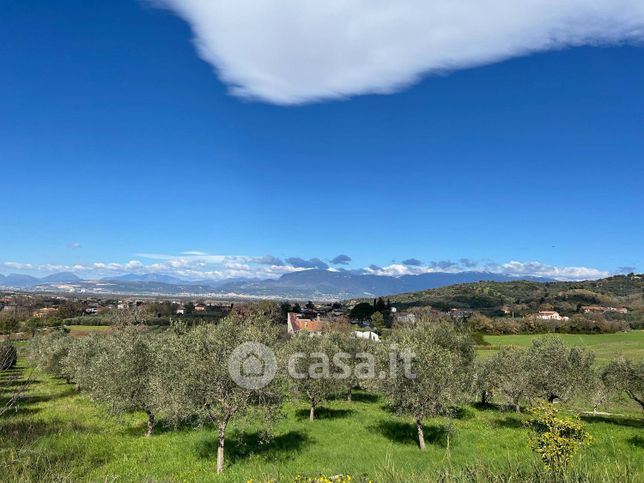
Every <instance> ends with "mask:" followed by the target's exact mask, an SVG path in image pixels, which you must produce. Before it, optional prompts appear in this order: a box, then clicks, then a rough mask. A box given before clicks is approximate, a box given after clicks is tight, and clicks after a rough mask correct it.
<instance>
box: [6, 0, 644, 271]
mask: <svg viewBox="0 0 644 483" xmlns="http://www.w3.org/2000/svg"><path fill="white" fill-rule="evenodd" d="M180 3H181V2H178V0H177V1H168V4H169V5H170V7H172V8H175V10H176V11H177V12H178V13H179V14H180V15H175V13H174V12H173V11H169V10H167V9H160V8H156V7H155V6H153V5H151V4H150V3H144V2H139V1H135V0H130V1H126V0H113V1H110V2H98V1H87V0H85V1H80V0H62V1H60V2H51V1H45V0H33V1H30V2H24V1H18V0H9V1H8V2H4V4H3V7H2V9H3V14H2V15H1V16H0V46H1V47H0V112H1V113H2V115H1V116H0V167H1V172H2V185H1V187H0V206H1V207H2V212H3V217H2V224H1V225H0V226H1V228H0V273H5V274H6V273H9V272H25V273H41V274H42V273H46V272H51V271H59V270H73V271H75V272H76V273H78V274H79V275H81V276H85V277H87V278H91V277H93V276H102V275H104V274H107V273H116V272H126V271H143V272H144V271H162V272H165V273H174V274H178V275H181V276H186V277H193V278H199V277H201V276H205V277H211V278H222V277H228V276H275V275H279V274H280V273H285V272H287V271H291V270H294V269H299V268H304V267H305V266H313V265H314V266H324V265H328V266H331V267H334V266H335V267H338V268H364V267H368V266H370V265H372V264H374V265H376V266H378V267H379V268H372V269H371V270H372V271H373V272H374V273H390V274H398V273H418V272H420V271H431V270H463V269H486V270H492V271H504V272H509V273H517V274H526V273H534V274H542V275H550V276H557V277H559V278H586V277H597V276H602V275H605V274H608V273H613V272H616V271H620V270H623V269H624V268H623V267H633V269H634V270H640V271H641V269H642V263H643V262H642V260H643V259H642V255H643V250H642V247H643V246H644V243H643V242H644V228H643V226H644V223H643V221H644V220H643V216H642V213H644V203H643V199H642V186H643V185H644V176H643V168H642V164H643V160H644V89H643V88H642V86H644V48H642V46H643V45H644V44H642V42H641V39H640V40H639V41H638V39H633V38H631V37H629V35H630V34H623V35H622V37H623V38H604V37H610V36H608V34H602V33H599V34H596V33H593V35H595V36H597V38H598V41H597V42H593V41H592V39H591V41H588V42H584V41H582V40H583V39H582V40H577V41H574V42H572V44H573V45H572V46H570V45H566V42H564V41H561V42H559V43H557V42H554V45H552V46H551V45H550V44H547V46H543V45H541V43H539V42H540V41H537V40H535V42H536V44H535V45H534V46H532V45H531V44H528V43H526V42H520V43H519V44H520V45H516V46H515V48H514V50H512V49H510V48H508V49H505V46H507V44H505V43H504V44H503V46H504V49H502V50H503V51H504V52H505V50H508V51H510V53H509V55H505V54H503V55H502V54H499V53H498V52H497V51H496V50H494V49H496V48H497V47H496V44H497V43H498V42H502V41H503V42H505V40H504V39H503V38H501V39H500V40H499V39H494V38H489V39H488V38H487V37H486V38H485V39H484V41H485V42H488V43H489V45H490V48H489V51H484V52H483V50H484V49H477V50H476V52H474V53H472V54H471V55H470V56H468V57H467V59H464V58H462V48H461V46H462V45H469V44H467V41H468V38H469V37H467V36H464V37H463V39H464V40H463V39H461V38H451V37H450V38H447V39H446V40H445V45H446V46H448V47H450V46H453V47H454V49H453V53H451V54H450V55H451V57H448V58H446V59H444V58H436V57H431V56H430V57H427V58H422V59H421V60H420V61H419V60H418V59H419V57H420V54H417V53H416V51H414V50H413V49H412V50H410V55H409V56H407V57H405V56H404V55H402V54H400V53H401V52H402V53H405V52H407V50H406V49H409V45H411V44H412V43H413V42H420V43H422V41H423V39H422V38H418V39H413V38H403V39H402V40H400V41H399V42H398V43H397V42H393V45H394V47H396V45H397V46H398V48H399V49H400V51H395V52H394V54H396V55H393V54H391V55H392V57H391V59H390V60H388V58H386V57H385V58H384V60H382V61H381V62H379V63H377V65H376V66H375V67H374V66H373V65H371V64H369V63H365V64H362V63H360V62H359V61H358V60H356V59H359V58H360V56H359V55H356V56H355V57H352V56H350V55H348V54H347V55H346V56H345V55H344V54H343V52H342V50H341V49H340V50H337V49H333V50H332V51H331V52H330V53H329V52H323V51H322V52H318V50H320V49H321V50H323V49H324V47H320V46H324V45H325V42H324V39H323V38H318V37H315V38H308V37H307V35H308V36H311V37H312V36H314V35H316V34H314V33H311V34H307V33H306V32H304V33H300V34H301V35H302V36H303V40H302V45H303V47H301V48H302V49H304V50H303V51H302V52H300V51H298V52H292V51H290V50H288V49H286V50H284V51H282V50H280V47H281V46H283V45H286V44H285V42H286V40H288V38H287V39H286V40H285V39H281V37H280V36H281V35H283V36H285V37H288V35H292V33H289V32H283V31H282V29H280V28H278V27H280V26H281V25H282V24H281V23H280V22H281V21H282V20H281V17H280V16H278V15H277V14H276V17H275V18H278V17H279V19H280V21H279V22H277V21H276V22H275V23H274V24H271V23H270V22H271V20H270V18H269V19H268V20H266V23H267V25H264V24H262V28H265V29H266V31H265V32H263V31H257V29H256V33H253V31H247V30H245V28H247V27H248V26H247V25H246V24H244V22H243V21H242V20H240V24H239V25H237V27H238V28H237V29H235V34H234V35H232V34H231V37H230V38H226V37H224V38H218V37H216V38H213V37H212V35H214V34H212V33H211V31H210V30H209V29H210V28H211V27H212V28H215V27H217V26H219V25H220V23H221V22H222V21H226V20H228V21H229V23H230V21H231V20H230V18H229V17H226V16H224V17H223V20H222V17H221V15H223V14H220V13H219V12H217V11H214V12H210V11H207V12H203V11H201V10H200V9H199V8H200V7H199V2H198V1H197V0H188V1H186V2H183V4H182V6H181V7H177V6H176V5H175V4H180ZM224 3H226V2H224ZM241 3H245V2H241ZM270 3H271V2H268V4H270ZM334 3H336V2H331V4H334ZM492 3H493V2H492ZM563 3H564V4H565V3H566V2H563ZM582 3H583V2H582ZM625 3H626V4H628V3H629V2H625ZM636 3H637V2H634V3H633V5H635V4H636ZM194 4H197V6H196V7H195V6H194ZM193 7H194V8H193ZM633 8H634V9H635V8H639V7H635V6H634V7H633ZM638 12H639V13H641V12H640V11H638ZM313 13H316V12H313ZM307 14H308V13H307V12H302V13H301V15H302V18H304V17H305V15H307ZM226 15H233V17H231V18H232V20H235V19H237V18H240V19H242V18H243V16H242V15H241V14H240V13H239V12H237V13H235V12H232V13H230V12H228V13H226ZM234 15H237V16H234ZM401 15H402V14H401ZM271 18H272V17H271ZM315 18H317V17H315ZM584 18H585V17H583V15H581V20H584ZM195 19H196V20H195ZM204 19H205V20H204ZM208 19H212V22H211V23H208V22H207V20H208ZM641 19H644V13H643V15H642V17H641ZM186 20H187V21H186ZM581 20H580V21H581ZM618 20H619V19H618ZM204 22H205V23H204ZM463 22H464V27H463V28H464V29H465V27H468V25H469V24H467V23H466V22H467V19H463ZM624 22H626V20H624ZM530 25H531V26H532V24H530ZM233 26H235V25H233ZM331 26H332V27H337V28H338V29H339V34H338V36H340V37H341V35H340V34H341V33H342V28H343V26H342V25H337V26H336V25H335V24H332V25H331ZM520 26H521V25H520ZM565 26H566V28H568V27H570V29H569V30H567V31H573V30H574V31H577V30H579V29H576V30H575V28H573V27H574V26H568V25H565ZM512 27H513V28H514V24H512ZM537 27H539V28H537ZM537 27H534V32H536V33H534V35H531V37H530V38H531V39H532V38H533V37H534V38H537V37H538V34H539V33H540V32H541V31H542V30H543V31H544V32H545V34H544V35H548V36H549V37H548V38H549V39H551V38H552V32H551V30H552V29H551V30H548V29H547V28H545V27H544V26H542V25H538V26H537ZM546 27H547V25H546ZM555 27H556V28H557V29H561V28H562V27H561V25H556V26H555ZM627 27H629V28H630V27H632V26H627ZM640 27H642V28H644V22H642V24H641V25H640ZM392 28H393V27H392ZM468 28H470V27H468ZM522 28H526V27H525V26H522ZM553 28H554V27H553ZM611 28H612V27H611ZM410 30H413V29H410ZM627 30H628V29H627ZM641 31H642V30H641V29H640V32H641ZM325 32H326V30H325ZM509 32H510V33H512V30H509ZM629 32H630V30H629ZM332 33H333V32H330V33H329V35H331V34H332ZM612 34H613V31H612V30H611V35H612ZM195 35H197V38H198V40H199V45H201V49H200V50H199V51H197V50H196V49H195V45H194V44H193V37H194V36H195ZM217 35H219V30H217ZM221 35H224V34H221ZM253 35H257V36H258V38H260V39H261V38H263V37H262V36H264V35H265V36H266V38H267V39H274V38H276V39H278V40H280V42H276V45H275V46H266V47H265V49H266V51H262V52H261V54H262V55H261V58H258V57H257V55H259V54H257V53H256V52H254V51H253V49H252V48H250V47H249V48H248V49H246V48H245V44H244V39H245V38H246V37H251V38H252V37H253ZM320 35H321V34H320ZM410 35H411V34H410ZM418 35H421V34H418ZM580 35H581V34H580ZM584 35H585V34H584ZM602 35H603V36H602ZM244 36H245V37H244ZM335 37H337V36H335ZM582 37H583V35H582ZM617 37H619V36H617ZM240 38H241V39H242V40H240ZM513 38H514V37H513ZM583 38H584V39H585V37H583ZM474 40H476V39H474ZM474 40H473V41H474ZM531 41H532V40H531ZM358 42H360V44H359V45H358V44H357V43H358ZM378 42H379V41H378V40H373V39H372V37H370V36H365V38H364V39H357V40H356V45H352V44H350V45H348V46H347V47H346V50H349V51H351V52H353V51H355V52H357V53H362V52H368V53H370V54H373V53H374V52H375V53H376V54H378V55H379V54H380V53H381V52H383V47H382V46H381V45H380V44H379V43H378ZM464 42H465V44H463V43H464ZM616 42H617V43H616ZM585 43H598V44H600V45H599V46H596V47H590V46H587V45H583V44H585ZM524 44H525V45H524ZM577 44H579V46H575V45H577ZM262 45H263V44H262ZM289 45H291V43H289ZM477 45H478V44H477ZM486 45H487V44H486ZM240 46H241V47H240ZM310 46H317V47H316V48H315V49H314V48H313V47H310ZM511 46H512V45H510V47H511ZM253 48H255V44H254V45H253ZM309 48H310V49H309ZM271 49H273V50H271ZM306 49H309V50H306ZM316 49H318V50H316ZM444 50H445V49H442V50H441V51H442V52H443V51H444ZM479 50H481V51H482V52H480V53H479ZM532 50H535V51H536V53H531V51H532ZM249 52H250V53H249ZM316 55H319V57H316ZM477 55H479V56H480V58H479V57H476V56H477ZM373 56H375V54H373V55H372V57H373ZM459 56H461V57H459ZM338 57H340V58H341V60H342V62H339V61H337V59H338ZM345 57H346V58H345ZM505 57H509V58H505ZM378 58H380V57H378ZM240 59H241V60H240ZM316 59H317V60H316ZM401 59H403V60H401ZM407 59H410V60H409V62H408V63H405V62H407ZM385 61H386V62H385ZM325 62H326V63H327V64H325ZM356 62H358V64H359V65H358V64H356ZM383 63H386V70H383V68H382V67H381V64H383ZM320 64H323V65H320ZM354 65H355V69H354V68H353V66H354ZM446 66H447V67H446ZM307 69H309V70H307ZM423 73H424V74H423ZM313 74H315V75H313ZM354 74H355V75H354ZM266 79H269V81H266ZM383 79H386V82H388V84H386V85H384V84H383V82H385V81H384V80H383ZM385 92H386V93H385ZM340 254H343V255H346V256H347V258H350V259H351V260H350V261H348V260H346V258H345V259H343V261H344V262H345V263H343V264H335V265H334V264H333V263H331V262H330V260H331V259H333V258H334V257H336V256H337V255H340ZM267 255H270V256H272V257H275V258H279V260H280V261H281V262H282V263H280V261H277V260H273V259H270V260H268V259H265V258H261V257H264V256H267ZM298 258H301V259H304V260H309V259H315V258H317V259H319V260H320V262H321V263H318V262H317V261H314V262H302V261H301V260H297V259H298ZM287 259H291V261H286V260H287ZM410 259H416V261H418V262H420V264H418V263H415V262H414V261H413V260H411V262H412V263H407V264H403V263H402V262H403V261H404V260H407V261H408V262H409V261H410ZM461 259H467V260H468V261H464V262H459V260H461ZM510 262H515V263H514V264H512V263H510ZM128 263H129V264H128ZM629 270H630V268H629Z"/></svg>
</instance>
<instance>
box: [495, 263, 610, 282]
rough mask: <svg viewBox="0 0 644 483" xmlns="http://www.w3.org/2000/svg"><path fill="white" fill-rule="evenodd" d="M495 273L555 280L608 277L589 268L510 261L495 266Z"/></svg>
mask: <svg viewBox="0 0 644 483" xmlns="http://www.w3.org/2000/svg"><path fill="white" fill-rule="evenodd" d="M490 268H493V269H494V270H495V271H498V272H502V273H507V274H509V275H523V276H525V275H532V276H537V277H548V278H554V279H556V280H589V279H595V278H602V277H608V276H609V275H610V273H609V272H606V271H603V270H598V269H596V268H590V267H558V266H555V265H545V264H543V263H541V262H517V261H511V262H507V263H503V264H501V265H497V266H496V267H490Z"/></svg>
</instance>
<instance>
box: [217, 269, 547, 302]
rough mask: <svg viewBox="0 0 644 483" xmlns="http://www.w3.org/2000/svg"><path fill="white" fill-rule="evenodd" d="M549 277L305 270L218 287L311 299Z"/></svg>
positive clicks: (375, 294) (219, 289)
mask: <svg viewBox="0 0 644 483" xmlns="http://www.w3.org/2000/svg"><path fill="white" fill-rule="evenodd" d="M513 280H536V281H541V282H547V281H549V279H546V278H538V277H514V276H511V275H503V274H497V273H488V272H461V273H442V272H437V273H424V274H420V275H404V276H402V277H392V276H382V275H366V274H355V273H351V272H346V271H340V272H331V271H328V270H303V271H300V272H293V273H287V274H284V275H282V276H281V277H280V278H278V279H275V280H255V281H244V282H231V283H223V284H221V285H219V287H218V291H220V292H229V293H236V294H243V295H255V296H259V297H261V296H265V297H268V296H270V297H280V296H281V297H286V298H311V299H319V298H322V299H329V298H335V299H343V298H355V297H371V296H383V295H392V294H396V293H402V292H415V291H418V290H426V289H430V288H436V287H444V286H447V285H454V284H458V283H468V282H478V281H494V282H507V281H513Z"/></svg>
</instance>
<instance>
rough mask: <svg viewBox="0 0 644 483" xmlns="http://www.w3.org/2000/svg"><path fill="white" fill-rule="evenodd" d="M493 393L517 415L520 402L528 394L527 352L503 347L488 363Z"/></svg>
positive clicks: (529, 388) (519, 410)
mask: <svg viewBox="0 0 644 483" xmlns="http://www.w3.org/2000/svg"><path fill="white" fill-rule="evenodd" d="M489 364H490V370H491V377H492V384H493V387H494V390H495V392H497V393H499V394H500V395H502V396H503V397H504V398H505V400H506V401H507V403H508V404H511V405H512V407H514V410H515V411H516V412H517V413H520V412H521V401H522V400H523V398H525V397H527V396H528V395H529V394H530V390H531V387H532V386H531V384H530V372H529V364H528V352H527V350H526V349H524V348H521V347H503V348H501V350H499V352H497V353H496V354H495V355H494V357H492V359H490V361H489Z"/></svg>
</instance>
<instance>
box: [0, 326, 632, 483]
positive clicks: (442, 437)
mask: <svg viewBox="0 0 644 483" xmlns="http://www.w3.org/2000/svg"><path fill="white" fill-rule="evenodd" d="M629 335H630V336H631V338H629V337H627V336H629ZM579 337H580V336H570V337H566V340H569V341H570V342H571V343H574V340H575V339H577V340H582V341H584V345H587V346H589V347H591V348H592V349H593V350H596V351H597V352H598V354H602V356H601V358H602V359H606V358H609V357H610V355H611V354H612V351H615V352H619V351H620V350H621V347H622V346H623V345H625V346H626V347H628V350H629V351H631V353H630V355H631V356H633V354H635V355H637V354H641V350H642V347H641V346H642V342H643V339H642V333H641V332H639V333H630V334H612V335H599V336H581V339H579ZM487 339H488V340H489V341H490V342H491V343H492V344H493V345H495V346H496V345H499V346H500V345H504V344H527V343H529V341H530V339H531V337H529V336H516V337H515V336H501V337H489V338H487ZM620 340H621V342H620ZM481 352H486V353H487V352H490V353H492V352H493V351H487V350H486V351H481ZM22 364H24V362H23V361H22V360H21V366H22ZM21 369H25V368H24V367H20V368H19V369H18V370H16V371H14V375H16V376H17V375H18V373H19V372H20V370H21ZM2 377H11V374H7V373H4V374H3V375H2ZM573 409H574V410H575V411H576V412H578V411H581V410H588V409H590V408H589V407H577V408H565V411H564V412H566V413H568V412H570V414H572V410H573ZM610 410H611V411H612V412H614V413H618V415H612V416H597V417H587V416H582V417H583V419H584V421H585V422H586V425H587V429H588V431H589V432H590V434H591V435H592V437H593V441H592V444H591V445H589V446H588V447H585V448H583V449H582V450H581V452H580V454H579V455H578V458H577V459H576V462H575V464H576V465H577V466H579V467H583V468H587V469H588V471H589V474H592V475H595V476H594V477H593V479H594V480H595V481H634V482H635V481H643V480H644V437H643V434H644V431H642V430H643V429H644V420H643V419H642V415H641V411H640V410H639V409H638V407H637V405H635V404H634V403H630V402H625V401H619V402H616V403H615V404H613V405H612V406H611V407H610ZM319 416H320V418H319V419H318V420H316V421H314V422H312V423H311V422H309V421H308V410H307V407H306V405H305V404H303V403H298V402H291V403H289V405H287V407H286V408H285V418H284V419H282V420H280V421H279V422H278V424H277V425H276V427H275V432H274V439H272V441H271V442H269V443H264V444H263V443H262V442H261V438H260V434H259V433H258V432H257V431H258V427H259V426H258V425H257V424H255V422H253V421H249V422H246V423H244V424H240V423H237V424H234V425H233V427H232V429H231V431H230V432H229V434H228V437H227V441H226V458H227V461H226V472H225V474H224V475H223V476H217V475H216V474H215V453H216V434H215V432H214V430H212V429H209V428H196V429H195V428H192V427H186V428H179V429H171V428H164V427H159V428H158V432H157V434H156V435H154V436H152V437H151V438H145V437H143V436H142V435H143V433H144V426H145V417H144V415H143V414H132V415H128V416H126V417H118V418H117V417H114V416H110V415H108V414H107V413H106V412H105V411H104V410H103V409H102V408H101V407H99V406H97V405H96V404H95V403H93V402H92V401H90V400H89V399H88V398H87V397H86V396H84V395H83V394H79V393H77V392H76V391H75V390H74V388H73V386H72V385H68V384H65V383H64V382H63V381H60V380H57V379H53V378H51V377H49V376H47V375H45V374H40V373H36V374H35V382H34V384H33V385H32V386H31V389H30V391H29V393H28V395H27V397H26V398H25V399H24V400H23V401H22V402H21V404H20V407H19V409H18V411H17V412H12V413H10V414H8V415H7V414H5V415H4V416H3V417H2V418H0V441H1V444H0V475H4V476H3V477H2V480H3V481H15V480H21V481H53V480H56V481H62V480H66V481H78V480H85V481H88V480H89V481H106V480H109V481H116V480H119V481H143V480H145V481H234V482H237V481H248V480H249V479H255V480H267V479H273V480H278V481H291V478H292V477H293V476H294V475H297V474H305V475H318V474H320V473H324V474H326V475H335V474H340V473H344V474H347V473H348V474H351V475H353V477H354V480H356V479H358V481H360V478H362V477H364V478H370V479H372V480H373V481H378V482H380V481H435V480H436V479H437V475H438V473H439V472H442V473H441V474H442V475H443V476H444V474H445V473H449V474H454V475H461V477H460V478H461V479H462V480H467V481H471V480H477V479H478V480H479V481H486V480H489V478H487V477H481V476H480V475H479V476H478V477H477V476H475V474H471V473H463V471H465V468H473V467H477V466H479V467H485V468H488V469H489V470H491V471H493V472H495V473H497V474H500V473H508V472H509V471H510V469H512V468H514V469H515V470H516V469H519V470H523V471H529V469H530V468H531V467H533V466H535V465H538V464H539V463H538V459H537V457H536V456H535V455H534V454H533V453H531V451H530V449H529V448H528V442H527V436H528V431H527V429H525V428H524V427H523V425H522V422H523V421H524V420H525V419H526V418H527V416H525V415H515V414H514V413H513V412H505V411H502V410H500V409H495V408H486V409H478V408H476V407H475V406H473V405H465V406H464V407H463V408H462V410H461V411H460V413H459V415H458V417H457V418H455V419H452V420H447V419H445V418H440V419H433V420H430V421H428V422H427V425H426V439H427V442H428V448H427V451H426V452H425V453H421V452H420V451H419V450H418V448H417V446H416V439H415V428H414V427H413V425H412V420H411V418H407V417H399V416H395V415H393V414H391V413H390V412H389V411H388V409H387V407H386V404H385V401H383V400H382V399H380V398H379V397H378V396H377V395H373V394H368V393H365V392H359V393H358V394H356V396H355V398H354V401H353V402H351V403H349V402H346V401H343V400H335V401H331V402H329V403H327V404H326V405H325V406H324V408H323V409H321V410H320V411H319ZM446 427H451V430H449V431H448V430H446ZM393 475H395V477H394V476H393ZM463 475H465V476H463ZM468 475H469V476H468ZM396 478H397V479H396ZM365 481H366V480H365ZM500 481H503V480H500ZM515 481H517V480H516V479H515Z"/></svg>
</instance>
